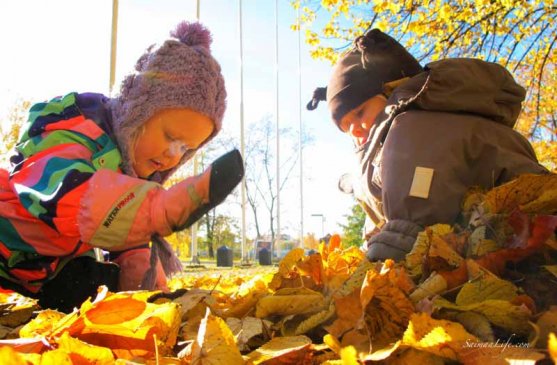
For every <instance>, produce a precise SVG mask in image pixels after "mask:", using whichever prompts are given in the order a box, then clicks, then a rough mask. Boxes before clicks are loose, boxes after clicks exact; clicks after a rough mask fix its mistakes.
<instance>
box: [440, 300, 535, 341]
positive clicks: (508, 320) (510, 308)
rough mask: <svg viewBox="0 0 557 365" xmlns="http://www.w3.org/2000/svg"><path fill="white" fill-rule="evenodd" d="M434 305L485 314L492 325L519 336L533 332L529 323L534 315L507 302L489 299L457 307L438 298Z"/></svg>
mask: <svg viewBox="0 0 557 365" xmlns="http://www.w3.org/2000/svg"><path fill="white" fill-rule="evenodd" d="M433 305H434V306H435V307H436V308H447V309H453V310H457V311H473V312H476V313H480V314H483V315H484V316H485V317H486V318H487V319H488V320H489V322H491V323H492V324H494V325H496V326H498V327H501V328H503V329H506V330H508V331H511V332H512V333H516V334H518V335H528V334H529V333H530V331H531V330H532V327H531V326H530V324H529V323H528V321H529V320H530V317H531V316H532V313H531V312H530V310H529V309H528V307H526V306H525V305H514V304H512V303H511V302H509V301H506V300H496V299H489V300H484V301H482V302H479V303H471V304H467V305H456V304H453V303H451V302H449V301H448V300H446V299H443V298H441V297H437V298H435V299H434V300H433Z"/></svg>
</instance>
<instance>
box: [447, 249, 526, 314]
mask: <svg viewBox="0 0 557 365" xmlns="http://www.w3.org/2000/svg"><path fill="white" fill-rule="evenodd" d="M466 265H467V267H468V275H469V281H468V282H467V283H466V284H464V285H463V286H462V289H460V291H459V292H458V295H457V297H456V301H455V303H456V304H457V305H467V304H473V303H479V302H481V301H483V300H488V299H499V300H507V301H511V300H513V299H514V298H515V297H516V296H517V295H518V294H517V292H518V288H517V287H516V286H515V285H514V284H513V283H511V282H510V281H507V280H502V279H500V278H498V277H497V276H496V275H494V274H492V273H491V272H489V271H488V270H486V269H484V268H482V267H481V266H480V265H478V264H477V263H476V262H475V261H473V260H466Z"/></svg>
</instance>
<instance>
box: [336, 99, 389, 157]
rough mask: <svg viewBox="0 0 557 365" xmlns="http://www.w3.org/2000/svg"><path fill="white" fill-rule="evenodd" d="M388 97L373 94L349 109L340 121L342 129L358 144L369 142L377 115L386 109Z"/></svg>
mask: <svg viewBox="0 0 557 365" xmlns="http://www.w3.org/2000/svg"><path fill="white" fill-rule="evenodd" d="M386 105H387V99H386V98H385V96H383V95H376V96H373V97H371V98H369V99H367V100H366V101H364V102H363V103H362V104H360V105H358V106H357V107H356V108H354V109H352V110H351V111H349V112H348V113H347V114H346V115H345V116H344V117H343V118H342V120H341V121H340V129H342V131H343V132H344V133H348V134H349V135H350V136H351V137H352V139H353V140H354V143H355V144H356V146H361V145H362V144H364V143H366V142H367V139H368V137H369V130H370V129H371V126H372V125H373V123H375V118H376V117H377V115H378V114H379V113H380V112H381V111H383V109H385V106H386Z"/></svg>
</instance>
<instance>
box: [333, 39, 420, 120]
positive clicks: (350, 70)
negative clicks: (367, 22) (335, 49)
mask: <svg viewBox="0 0 557 365" xmlns="http://www.w3.org/2000/svg"><path fill="white" fill-rule="evenodd" d="M422 71H423V69H422V67H421V66H420V63H419V62H418V61H417V60H416V59H415V58H414V57H413V56H412V55H411V54H410V53H408V51H407V50H406V49H405V48H404V47H403V46H402V45H401V44H400V43H398V42H397V41H396V40H394V39H393V38H391V37H390V36H388V35H387V34H385V33H383V32H381V31H380V30H378V29H372V30H370V31H368V32H366V33H365V34H364V35H362V36H360V37H358V38H356V39H355V40H354V47H353V48H352V49H351V50H350V51H348V53H346V54H345V55H344V56H342V57H341V58H340V60H339V61H338V63H337V64H336V66H335V68H334V69H333V74H332V76H331V79H330V81H329V85H328V86H327V96H326V98H327V99H326V100H327V103H328V105H329V110H330V111H331V115H332V118H333V121H334V122H335V123H336V125H337V126H339V125H340V121H341V120H342V118H343V117H344V116H345V115H346V114H347V113H348V112H349V111H351V110H352V109H354V108H356V107H357V106H358V105H360V104H362V103H363V102H365V101H366V100H368V99H369V98H371V97H373V96H375V95H378V94H381V93H382V92H383V85H384V84H385V83H388V82H391V81H395V80H399V79H402V78H404V77H411V76H414V75H416V74H418V73H420V72H422Z"/></svg>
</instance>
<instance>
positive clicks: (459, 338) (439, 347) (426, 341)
mask: <svg viewBox="0 0 557 365" xmlns="http://www.w3.org/2000/svg"><path fill="white" fill-rule="evenodd" d="M466 341H469V342H470V341H471V342H475V341H477V338H476V337H475V336H473V335H471V334H470V333H468V332H467V331H466V330H465V329H464V327H462V325H461V324H460V323H456V322H451V321H446V320H442V319H441V320H438V319H433V318H431V317H430V316H429V315H428V314H426V313H415V314H412V316H411V317H410V322H409V323H408V328H407V329H406V331H405V332H404V335H403V336H402V344H403V345H406V346H410V347H413V348H415V349H417V350H422V351H427V352H429V353H432V354H434V355H437V356H441V357H444V358H447V359H451V360H457V359H458V352H459V351H460V350H461V349H462V346H463V344H464V343H466Z"/></svg>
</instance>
